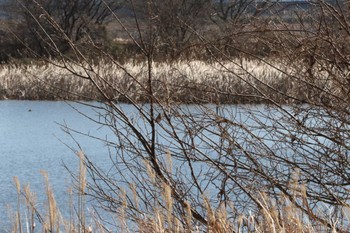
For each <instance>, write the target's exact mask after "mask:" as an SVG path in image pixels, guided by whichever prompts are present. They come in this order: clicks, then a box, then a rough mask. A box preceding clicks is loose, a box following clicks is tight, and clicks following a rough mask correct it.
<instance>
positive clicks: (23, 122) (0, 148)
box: [0, 100, 109, 232]
mask: <svg viewBox="0 0 350 233" xmlns="http://www.w3.org/2000/svg"><path fill="white" fill-rule="evenodd" d="M74 108H76V109H77V110H79V111H82V113H85V114H87V115H89V116H91V117H94V116H97V115H98V114H97V113H96V112H95V111H94V110H93V109H92V108H90V107H87V106H83V105H81V104H77V103H72V102H70V103H66V102H45V101H7V100H6V101H0V159H1V163H0V171H1V172H0V181H1V186H0V208H1V209H2V210H5V211H2V217H1V218H0V232H3V231H4V230H5V229H2V226H4V225H8V224H4V222H5V223H7V220H6V218H4V217H5V216H6V215H7V212H8V210H9V208H8V207H7V205H9V204H12V205H13V204H14V203H15V201H16V189H15V186H14V182H13V177H14V176H18V178H19V180H20V182H21V184H27V183H29V184H30V187H31V189H32V190H33V191H35V192H36V193H37V194H38V203H40V202H42V201H45V197H44V196H43V195H42V194H43V193H44V179H43V176H42V175H41V173H40V171H41V170H45V171H47V172H48V173H49V181H50V184H51V185H52V187H53V189H54V192H55V195H56V199H57V201H58V204H59V205H60V204H62V203H64V202H65V201H66V200H67V190H68V188H69V187H70V186H71V179H70V175H69V173H68V172H67V170H66V169H65V168H64V167H63V164H66V166H67V167H68V168H69V169H71V170H72V171H78V167H79V162H78V159H77V156H75V153H74V152H73V151H72V150H71V149H69V148H68V147H67V146H66V145H65V143H66V144H67V145H69V146H71V147H74V148H77V146H76V145H75V143H74V141H73V140H72V138H71V137H70V136H69V135H67V134H66V133H65V132H64V131H63V130H62V129H61V127H60V125H59V124H66V125H68V126H71V127H73V128H75V129H77V130H78V131H81V132H84V133H87V134H91V135H97V136H104V135H107V134H109V132H108V130H107V129H104V128H101V127H100V126H98V125H97V124H96V123H94V122H92V121H91V120H88V119H86V118H85V117H83V116H82V115H81V114H80V113H78V112H77V110H76V109H74ZM74 137H75V138H76V139H77V141H79V143H81V146H82V148H83V150H84V152H85V153H86V154H89V155H91V156H92V157H93V158H94V159H96V160H95V161H96V162H97V163H99V162H100V164H101V163H103V162H105V161H106V160H104V159H103V158H104V157H103V156H106V155H107V148H106V146H105V145H104V144H103V143H101V142H98V141H96V140H93V139H91V138H89V137H86V136H81V135H75V136H74ZM40 194H41V195H40ZM4 215H5V216H4ZM6 229H7V228H6Z"/></svg>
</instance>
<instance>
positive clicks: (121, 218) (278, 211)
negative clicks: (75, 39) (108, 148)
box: [11, 152, 341, 233]
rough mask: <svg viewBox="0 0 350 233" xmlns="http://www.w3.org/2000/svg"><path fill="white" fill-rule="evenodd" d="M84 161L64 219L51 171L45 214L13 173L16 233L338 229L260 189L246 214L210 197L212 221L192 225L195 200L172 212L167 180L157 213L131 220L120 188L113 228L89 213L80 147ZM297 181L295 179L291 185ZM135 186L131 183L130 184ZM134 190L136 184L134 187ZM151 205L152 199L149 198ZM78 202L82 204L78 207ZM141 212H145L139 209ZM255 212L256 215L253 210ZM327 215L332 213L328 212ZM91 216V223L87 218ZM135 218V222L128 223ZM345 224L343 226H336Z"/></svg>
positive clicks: (209, 217) (223, 232)
mask: <svg viewBox="0 0 350 233" xmlns="http://www.w3.org/2000/svg"><path fill="white" fill-rule="evenodd" d="M78 156H79V157H80V160H81V164H80V168H79V175H78V177H79V180H78V181H77V182H78V186H77V187H76V188H77V189H78V190H77V191H78V192H76V194H77V195H78V198H77V200H78V201H77V203H76V204H77V206H78V207H77V206H74V204H73V205H72V204H71V203H68V205H69V206H68V207H67V206H61V207H62V208H69V209H71V211H72V212H74V214H73V215H70V216H68V218H64V217H63V216H62V215H61V213H60V208H59V206H57V204H56V200H55V196H54V193H53V192H52V188H51V186H50V184H49V183H48V173H47V172H44V171H43V172H42V175H43V177H44V182H45V187H46V188H45V189H46V190H45V191H44V193H45V196H46V198H47V203H46V204H45V205H44V206H46V209H45V210H43V213H41V212H40V211H39V210H38V209H37V208H36V206H37V204H38V203H36V201H35V194H34V193H32V192H31V191H30V188H29V185H25V186H24V187H22V186H21V185H20V181H19V180H18V178H17V177H14V183H15V188H16V190H17V194H18V202H17V207H16V208H15V211H14V212H13V213H12V216H13V218H12V219H13V220H12V230H11V232H12V233H17V232H26V233H34V232H69V233H74V232H84V233H92V232H96V233H107V232H141V233H187V232H196V233H197V232H198V233H199V232H210V233H226V232H256V233H271V232H275V233H280V232H284V233H299V232H304V233H319V232H332V233H337V232H338V231H337V229H336V222H335V225H334V226H325V225H322V224H315V222H313V221H312V220H311V219H310V218H309V216H307V215H305V214H304V213H303V212H302V211H301V210H300V209H299V208H298V207H297V206H296V205H295V204H292V203H291V202H290V201H288V198H286V197H285V196H283V195H281V196H280V198H279V199H278V200H276V199H275V198H271V197H269V196H268V195H267V194H266V193H263V192H261V193H258V194H257V195H256V200H257V201H258V202H259V205H260V209H259V210H258V211H256V210H251V211H250V210H247V211H246V213H247V214H240V215H239V216H238V217H237V216H236V217H234V216H232V210H233V209H234V207H233V205H232V206H231V205H228V206H226V205H219V206H217V207H214V206H213V205H212V204H211V203H210V202H209V201H208V200H206V198H205V197H204V201H205V203H206V214H205V216H206V218H207V222H208V224H207V225H206V226H198V225H194V224H193V220H192V215H191V210H190V205H191V203H188V207H189V208H187V209H186V208H185V212H184V213H183V214H184V215H185V216H182V217H181V218H182V219H184V221H182V222H180V220H179V217H175V216H174V215H173V207H174V202H175V200H174V199H173V197H172V194H171V190H170V187H169V186H167V185H166V184H163V185H162V190H163V191H162V195H161V196H159V200H160V201H161V202H162V203H163V204H164V205H163V207H161V206H157V204H156V206H153V207H152V209H153V212H149V213H148V214H146V215H140V217H136V218H133V219H132V221H129V220H130V219H128V215H127V214H126V212H127V208H128V205H127V201H126V199H127V197H126V196H127V195H128V194H127V193H126V191H124V192H121V195H120V197H119V198H120V201H121V203H124V204H122V205H121V207H120V209H119V211H118V213H112V214H111V219H113V223H114V228H111V227H110V226H108V227H107V226H105V225H104V224H103V223H102V221H101V220H100V219H99V218H97V217H96V215H95V216H94V215H93V214H90V215H86V209H85V208H86V207H85V201H86V200H85V198H84V194H83V193H81V192H84V191H85V188H86V186H85V185H86V183H85V182H86V177H85V175H86V171H85V169H86V167H85V165H84V163H83V162H82V161H83V156H84V155H83V153H82V152H79V153H78ZM293 185H296V184H295V182H293V180H292V181H291V186H293ZM294 188H296V191H295V193H294V197H295V198H297V199H300V200H301V201H302V200H303V199H305V198H306V196H304V195H305V192H303V191H302V187H294ZM131 189H132V187H131ZM133 190H134V191H135V189H133ZM131 196H133V198H134V200H133V201H134V202H135V204H136V205H135V206H136V207H137V208H139V207H138V205H137V203H138V201H139V200H138V198H137V195H136V193H133V194H131ZM148 204H150V205H151V203H148ZM76 207H77V208H76ZM139 210H140V212H143V211H142V210H141V209H139ZM252 213H255V214H252ZM324 217H327V216H324ZM87 219H89V223H88V224H87V223H86V220H87ZM130 222H132V223H133V224H132V225H129V223H130ZM337 227H340V228H341V226H339V225H338V226H337Z"/></svg>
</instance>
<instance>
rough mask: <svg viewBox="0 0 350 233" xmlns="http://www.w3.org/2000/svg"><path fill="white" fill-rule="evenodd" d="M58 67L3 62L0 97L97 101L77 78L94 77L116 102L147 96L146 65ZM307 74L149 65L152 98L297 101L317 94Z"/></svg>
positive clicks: (249, 66)
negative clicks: (5, 63)
mask: <svg viewBox="0 0 350 233" xmlns="http://www.w3.org/2000/svg"><path fill="white" fill-rule="evenodd" d="M57 65H63V64H60V63H55V64H49V63H32V64H22V65H1V69H0V99H32V100H37V99H40V100H43V99H45V100H59V99H71V100H75V99H84V100H89V99H100V98H101V96H100V94H99V93H98V91H97V90H96V88H94V87H93V85H92V84H91V82H90V81H89V80H87V79H84V78H81V77H92V78H93V79H94V80H95V81H97V82H99V84H100V87H106V89H105V91H106V93H107V94H108V95H109V96H112V98H114V99H115V100H116V101H121V102H128V98H126V97H130V98H131V99H133V100H135V101H139V102H145V101H147V100H148V99H147V98H148V97H147V95H145V93H144V92H145V90H144V88H143V87H145V86H146V85H147V81H148V79H147V77H148V76H147V75H148V73H147V72H148V66H147V64H146V63H143V62H139V63H133V62H129V63H126V64H125V65H123V67H120V66H119V65H117V64H112V63H108V62H106V61H101V62H100V63H98V64H94V65H92V66H91V67H84V65H82V64H68V65H67V64H65V65H66V66H68V67H69V69H66V68H59V67H58V66H57ZM315 69H317V67H316V68H315ZM306 72H307V70H306V68H305V69H304V68H303V67H302V65H300V66H298V65H295V66H294V67H293V66H291V65H289V64H282V62H281V61H278V62H277V61H271V62H266V61H265V62H262V61H258V60H247V59H241V60H238V59H237V60H234V61H229V62H219V61H217V62H212V63H208V62H203V61H190V62H185V61H180V62H174V63H171V64H168V63H159V62H158V63H154V64H153V67H152V77H153V81H152V88H153V91H154V95H155V97H157V98H159V99H161V100H170V101H176V102H184V103H200V102H204V103H205V102H212V103H246V102H263V101H264V99H268V98H271V99H274V100H276V99H279V100H280V102H288V101H293V97H295V98H296V99H298V101H300V100H303V99H308V100H310V98H311V99H312V98H320V95H318V94H317V95H316V94H315V93H313V92H314V91H315V90H313V89H312V88H310V87H311V85H310V87H306V86H307V85H306V84H307V80H304V77H306ZM322 72H323V73H322ZM322 72H318V73H315V77H313V81H312V82H313V83H312V85H313V86H315V85H316V86H322V88H323V89H324V90H326V91H329V92H332V93H336V94H337V92H339V87H338V86H337V85H336V82H332V80H331V79H329V78H327V79H325V77H329V74H327V73H324V72H326V71H322ZM328 72H334V71H328ZM78 75H80V76H81V77H79V76H78ZM327 75H328V76H327ZM101 78H103V79H104V81H102V79H101ZM107 83H108V85H107ZM107 86H108V87H107ZM115 90H118V91H120V92H121V93H123V94H120V93H119V94H118V92H117V91H115ZM261 93H264V95H265V96H262V94H261ZM271 95H273V96H271ZM276 95H277V96H276ZM289 97H292V98H289Z"/></svg>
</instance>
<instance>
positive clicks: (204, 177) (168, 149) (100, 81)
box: [45, 1, 350, 232]
mask: <svg viewBox="0 0 350 233" xmlns="http://www.w3.org/2000/svg"><path fill="white" fill-rule="evenodd" d="M194 2H196V1H194ZM131 3H132V2H131ZM167 3H168V4H167V5H163V6H160V5H158V4H159V2H154V1H147V8H145V9H146V10H145V12H146V13H145V15H146V16H147V17H145V20H146V21H144V22H142V23H144V25H146V27H145V28H146V30H147V33H146V34H144V33H143V32H144V31H143V30H144V28H142V27H141V26H140V25H141V24H140V23H139V21H138V20H140V18H138V16H137V14H135V21H136V25H137V26H138V27H137V30H138V33H139V37H138V38H136V37H134V36H133V34H132V33H130V32H129V31H128V28H127V27H125V25H124V24H123V22H122V21H121V20H120V19H119V18H118V15H116V14H115V15H114V16H115V19H116V20H117V21H118V22H119V23H120V24H121V25H122V26H123V27H124V29H125V30H126V31H127V32H128V34H129V36H130V39H131V40H132V41H133V42H134V43H135V44H136V46H138V47H139V49H140V51H141V52H142V56H143V63H142V64H143V68H144V71H145V72H144V74H145V77H144V78H143V79H140V78H139V77H138V76H137V74H133V73H132V72H131V71H130V70H128V69H127V68H126V66H123V65H122V64H120V63H119V62H118V61H117V60H115V59H113V57H112V56H110V55H109V54H108V53H106V52H104V51H101V50H100V51H99V54H101V53H102V54H103V55H104V56H105V59H106V60H107V61H108V63H111V64H114V65H116V66H117V67H118V68H119V69H120V70H122V71H123V72H124V74H125V77H127V78H128V82H127V85H125V86H123V87H121V86H118V85H114V84H113V82H111V81H109V80H108V79H107V77H106V76H105V75H104V72H103V70H101V69H100V67H96V66H94V65H93V64H92V63H91V62H90V61H89V59H87V58H86V57H85V56H84V53H83V52H81V50H80V49H79V47H76V46H75V45H74V43H69V45H70V46H71V49H72V50H73V51H74V53H75V55H76V57H75V58H74V59H71V58H69V57H66V56H64V54H62V52H61V51H60V50H59V48H58V47H55V46H54V45H55V40H53V39H51V38H52V37H53V36H52V35H51V34H46V36H47V37H48V38H46V39H49V41H50V43H51V45H52V46H51V48H54V49H55V53H58V54H60V55H61V56H60V58H61V59H62V60H61V61H60V63H58V65H59V66H60V67H61V68H63V69H68V70H70V71H71V72H72V73H73V74H74V75H76V76H77V77H79V78H83V79H86V80H89V81H90V82H91V83H92V84H93V85H94V87H95V88H96V89H97V90H98V91H99V93H100V95H101V96H102V97H103V101H102V103H103V105H102V107H99V109H98V110H99V111H101V110H102V112H101V113H100V117H99V121H98V122H97V123H98V124H101V125H102V126H106V127H108V128H109V129H110V130H111V131H112V132H113V135H114V136H115V139H114V140H106V139H104V138H101V139H100V140H103V141H104V142H106V143H107V144H108V145H109V146H110V148H111V151H110V155H109V157H110V162H111V163H110V167H108V169H104V168H100V167H97V166H96V165H95V164H94V163H93V162H91V160H89V157H88V156H86V157H85V163H86V166H87V168H88V169H87V172H88V174H89V176H90V179H89V182H88V184H87V190H88V191H87V195H89V196H90V197H92V198H93V199H94V200H95V201H96V202H97V203H99V207H101V209H102V210H106V211H108V212H111V213H113V214H115V213H116V214H119V215H120V216H125V215H126V216H127V219H128V220H129V221H131V222H134V224H140V225H139V228H141V229H147V223H149V222H152V221H153V219H154V216H157V214H158V213H159V212H160V211H163V212H166V213H169V214H168V215H167V216H168V218H166V219H163V220H162V221H163V222H164V225H163V227H164V228H167V229H169V230H170V231H171V230H174V229H175V228H176V226H178V225H181V226H182V227H183V229H192V228H193V227H194V226H198V227H199V228H200V229H203V231H205V230H208V231H209V230H210V229H212V228H213V227H214V226H215V224H217V221H216V219H215V218H214V217H213V216H216V215H218V214H220V213H222V210H224V211H223V212H225V213H226V216H227V219H229V221H230V222H231V223H232V224H233V225H234V224H236V225H238V226H239V227H238V230H237V231H240V229H246V230H247V231H249V230H250V229H251V227H252V226H254V224H259V216H262V213H263V212H264V211H265V207H266V204H264V202H265V199H264V198H262V196H265V195H266V196H267V197H268V200H269V203H270V205H271V206H273V209H274V216H276V218H275V221H276V222H275V225H276V226H279V227H280V228H281V229H286V228H288V227H289V229H293V227H295V224H294V223H295V222H293V221H294V220H293V217H289V216H288V211H287V210H288V208H295V209H296V210H297V211H298V213H300V215H301V216H302V217H301V219H302V221H303V223H305V224H310V225H312V226H314V227H315V229H321V230H325V231H326V230H329V229H334V230H337V231H339V232H347V231H348V229H349V221H348V220H349V219H348V218H347V217H346V213H347V211H348V208H349V199H350V196H349V195H350V193H349V192H348V189H349V151H350V150H349V149H350V148H349V146H350V145H349V138H350V129H349V126H350V124H349V116H350V114H349V107H348V106H349V101H350V99H349V93H350V90H349V87H350V85H349V77H348V75H349V69H348V61H349V53H348V50H347V48H346V47H344V43H345V42H346V41H347V39H348V37H349V35H350V33H349V28H350V27H348V23H349V20H348V19H349V15H348V14H349V12H348V11H345V10H344V9H343V8H342V7H340V4H338V5H337V4H331V3H329V2H326V1H320V2H318V3H316V4H311V3H310V4H311V5H310V6H312V7H315V8H313V9H316V10H315V11H310V12H311V13H310V14H312V15H310V17H309V18H308V21H307V22H303V21H302V19H300V20H299V23H298V25H295V24H288V23H286V22H284V21H283V18H280V19H279V21H277V22H274V23H273V24H269V25H268V26H269V27H268V28H266V27H265V26H266V25H264V27H262V28H260V30H268V31H269V32H270V33H271V34H272V35H273V36H274V37H273V41H271V40H269V37H261V38H263V39H264V45H269V46H270V48H271V49H278V52H279V53H278V56H277V57H275V56H274V55H271V54H268V55H266V56H260V54H256V53H253V52H252V51H251V50H249V49H246V47H243V46H242V47H241V46H238V45H234V44H228V45H227V46H230V47H232V48H233V49H235V50H237V51H239V53H238V56H237V57H235V58H232V56H231V55H230V54H228V53H227V52H226V50H223V49H222V48H221V47H219V46H217V44H215V43H212V40H211V38H207V37H206V35H203V34H201V33H200V31H198V30H196V28H195V27H193V26H191V25H190V24H189V23H188V22H189V21H188V20H189V19H190V18H191V16H192V13H193V11H192V10H190V9H192V8H191V6H192V5H191V4H190V2H187V1H184V2H182V3H183V4H185V5H181V4H180V2H177V1H175V2H167ZM191 3H193V2H191ZM163 7H165V8H163ZM166 7H169V8H166ZM196 9H197V8H196ZM198 9H201V8H198ZM189 12H192V13H191V14H190V13H189ZM201 13H202V12H201V10H198V12H197V11H194V14H195V15H197V14H201ZM166 15H167V16H169V15H170V16H171V17H170V19H169V20H170V21H169V24H167V25H170V26H172V25H174V24H175V25H174V26H175V28H167V27H166V26H167V25H163V24H161V22H165V21H164V20H165V18H163V16H164V17H165V16H166ZM296 17H297V15H296ZM45 18H46V19H48V23H49V24H51V25H52V26H53V28H54V29H56V30H57V29H58V31H57V32H56V33H57V34H58V35H59V37H58V38H61V37H62V31H61V30H60V29H59V27H56V23H55V21H52V20H51V19H52V17H51V16H50V14H49V13H48V12H47V13H45ZM330 18H331V19H332V24H331V25H330V24H329V21H328V20H327V19H330ZM311 19H312V20H311ZM310 20H311V21H310ZM337 28H338V29H337ZM340 29H341V30H340ZM257 31H258V30H257ZM257 31H255V32H257ZM334 31H336V32H337V33H339V34H335V33H334ZM263 32H266V31H263ZM263 32H261V33H262V34H263ZM187 33H189V34H190V35H191V36H195V37H196V40H197V41H200V42H201V43H202V44H201V45H202V46H203V47H205V48H206V50H207V51H208V53H209V54H210V55H211V60H210V64H208V65H211V66H212V68H213V69H214V68H215V69H216V70H217V74H216V75H215V77H214V78H215V81H216V82H219V83H220V82H221V83H224V84H226V85H223V86H222V88H216V87H215V86H214V85H212V84H211V83H210V84H202V85H199V86H197V87H196V88H197V89H196V90H194V88H193V87H191V88H190V87H189V86H187V85H185V84H183V83H180V84H179V85H169V84H168V83H167V82H165V81H164V80H162V79H161V78H160V77H157V76H156V75H155V67H156V64H155V62H154V60H155V57H157V53H158V52H160V53H163V50H161V49H159V47H160V46H162V44H161V43H158V41H157V39H158V37H161V38H163V39H164V41H163V42H164V43H168V45H169V47H170V48H172V49H173V48H178V46H179V44H177V43H178V42H182V41H184V40H186V38H187V36H188V34H187ZM63 35H64V33H63ZM146 35H147V37H145V36H146ZM255 35H259V34H258V33H255ZM168 36H169V37H168ZM225 36H226V35H225ZM168 38H169V40H167V39H168ZM63 39H65V40H68V41H69V42H72V39H71V38H70V37H69V36H68V35H67V36H64V37H63ZM172 40H179V41H177V42H173V41H172ZM261 40H262V39H261ZM91 46H95V45H94V44H93V43H92V44H91ZM247 57H248V58H249V60H247ZM250 60H255V61H258V62H259V63H260V64H264V65H266V67H268V69H270V70H273V71H275V72H277V73H278V75H277V76H276V77H275V79H274V80H272V81H268V80H269V79H270V78H271V77H266V76H264V72H266V71H262V72H261V73H255V72H254V70H255V69H256V67H249V66H248V65H247V61H250ZM50 62H55V61H50ZM214 63H215V64H217V65H218V66H214ZM62 64H63V65H62ZM71 64H75V65H77V66H78V67H79V69H80V71H79V72H78V70H76V69H74V67H73V66H72V65H71ZM218 67H219V68H218ZM81 70H83V72H81ZM118 78H121V77H115V79H118ZM159 86H161V87H162V89H156V87H159ZM243 86H244V87H246V88H245V89H243V88H241V87H243ZM174 88H181V90H183V92H185V93H186V96H187V98H188V99H189V101H188V102H187V103H192V105H186V104H183V103H182V102H179V101H177V99H176V98H175V97H174V96H172V95H171V94H168V93H170V92H171V90H172V89H174ZM130 90H133V92H131V91H130ZM169 90H170V91H169ZM160 91H162V92H164V93H167V94H164V95H159V92H160ZM196 93H204V94H203V95H201V97H200V98H199V97H198V96H196ZM213 93H214V95H212V94H213ZM119 96H122V97H123V99H124V100H127V102H128V103H129V104H128V105H125V104H121V103H119V102H118V98H117V97H119ZM208 96H216V97H222V96H225V98H226V100H231V101H232V102H234V100H235V99H237V98H240V99H244V100H247V99H248V100H250V101H251V102H255V103H264V105H255V106H252V105H224V104H223V102H222V101H220V100H222V99H221V98H206V97H208ZM141 98H142V99H144V100H146V101H145V102H139V101H138V100H139V99H141ZM232 102H231V103H232ZM247 102H248V101H247ZM66 130H67V131H68V132H69V131H70V132H73V129H70V128H69V127H68V128H66ZM249 212H250V213H254V216H256V219H257V223H256V222H255V223H252V222H249V221H243V222H242V221H241V220H240V219H241V216H242V215H247V214H248V213H249ZM270 216H271V215H270ZM179 223H180V224H179ZM142 224H144V225H142ZM231 229H232V228H231ZM174 231H175V230H174Z"/></svg>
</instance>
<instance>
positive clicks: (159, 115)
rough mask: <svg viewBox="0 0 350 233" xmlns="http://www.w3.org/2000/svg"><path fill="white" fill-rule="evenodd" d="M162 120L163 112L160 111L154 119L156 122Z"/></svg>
mask: <svg viewBox="0 0 350 233" xmlns="http://www.w3.org/2000/svg"><path fill="white" fill-rule="evenodd" d="M161 120H162V114H161V113H159V114H158V116H157V117H156V119H155V120H154V121H155V122H156V123H159V122H160V121H161Z"/></svg>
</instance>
